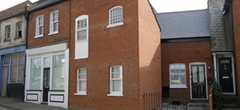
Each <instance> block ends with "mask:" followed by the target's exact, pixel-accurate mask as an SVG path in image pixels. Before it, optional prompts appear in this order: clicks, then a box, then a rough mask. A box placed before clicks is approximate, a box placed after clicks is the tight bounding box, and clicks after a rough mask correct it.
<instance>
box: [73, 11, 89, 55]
mask: <svg viewBox="0 0 240 110" xmlns="http://www.w3.org/2000/svg"><path fill="white" fill-rule="evenodd" d="M82 58H88V15H81V16H79V17H77V18H76V20H75V59H82Z"/></svg>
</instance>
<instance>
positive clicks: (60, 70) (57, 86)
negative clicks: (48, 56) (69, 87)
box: [52, 55, 65, 90]
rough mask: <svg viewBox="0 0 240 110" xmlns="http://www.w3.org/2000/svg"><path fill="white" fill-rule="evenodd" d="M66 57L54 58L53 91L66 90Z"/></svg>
mask: <svg viewBox="0 0 240 110" xmlns="http://www.w3.org/2000/svg"><path fill="white" fill-rule="evenodd" d="M64 64H65V56H64V55H55V56H53V57H52V90H64Z"/></svg>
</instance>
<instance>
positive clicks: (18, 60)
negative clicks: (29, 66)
mask: <svg viewBox="0 0 240 110" xmlns="http://www.w3.org/2000/svg"><path fill="white" fill-rule="evenodd" d="M20 54H23V56H24V55H25V54H24V53H23V52H20V53H14V54H10V55H9V64H8V65H9V67H10V72H9V77H8V83H10V84H19V83H23V80H24V78H23V77H24V76H22V77H21V81H18V80H17V79H16V81H17V82H11V77H12V75H11V74H12V71H11V70H12V67H13V66H16V67H17V73H16V78H19V74H20V73H19V67H20V66H24V65H25V62H23V64H20ZM12 55H17V64H12ZM23 75H24V71H23Z"/></svg>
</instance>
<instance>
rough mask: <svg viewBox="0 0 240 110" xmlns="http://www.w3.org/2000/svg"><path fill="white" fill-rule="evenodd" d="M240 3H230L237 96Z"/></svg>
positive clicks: (235, 1) (238, 84) (239, 63)
mask: <svg viewBox="0 0 240 110" xmlns="http://www.w3.org/2000/svg"><path fill="white" fill-rule="evenodd" d="M239 6H240V1H238V0H233V1H232V8H233V30H234V35H233V36H234V47H235V63H236V67H235V70H236V71H235V73H236V89H237V94H238V96H239V94H240V89H239V88H240V80H239V79H240V27H239V24H240V17H239V13H240V8H239Z"/></svg>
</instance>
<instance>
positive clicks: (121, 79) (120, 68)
mask: <svg viewBox="0 0 240 110" xmlns="http://www.w3.org/2000/svg"><path fill="white" fill-rule="evenodd" d="M113 67H119V70H120V71H119V74H120V75H119V78H112V75H113V72H112V68H113ZM122 74H123V70H122V66H120V65H116V66H111V67H110V94H108V95H107V96H123V77H122V76H123V75H122ZM115 80H120V83H121V91H120V92H115V91H113V81H115Z"/></svg>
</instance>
